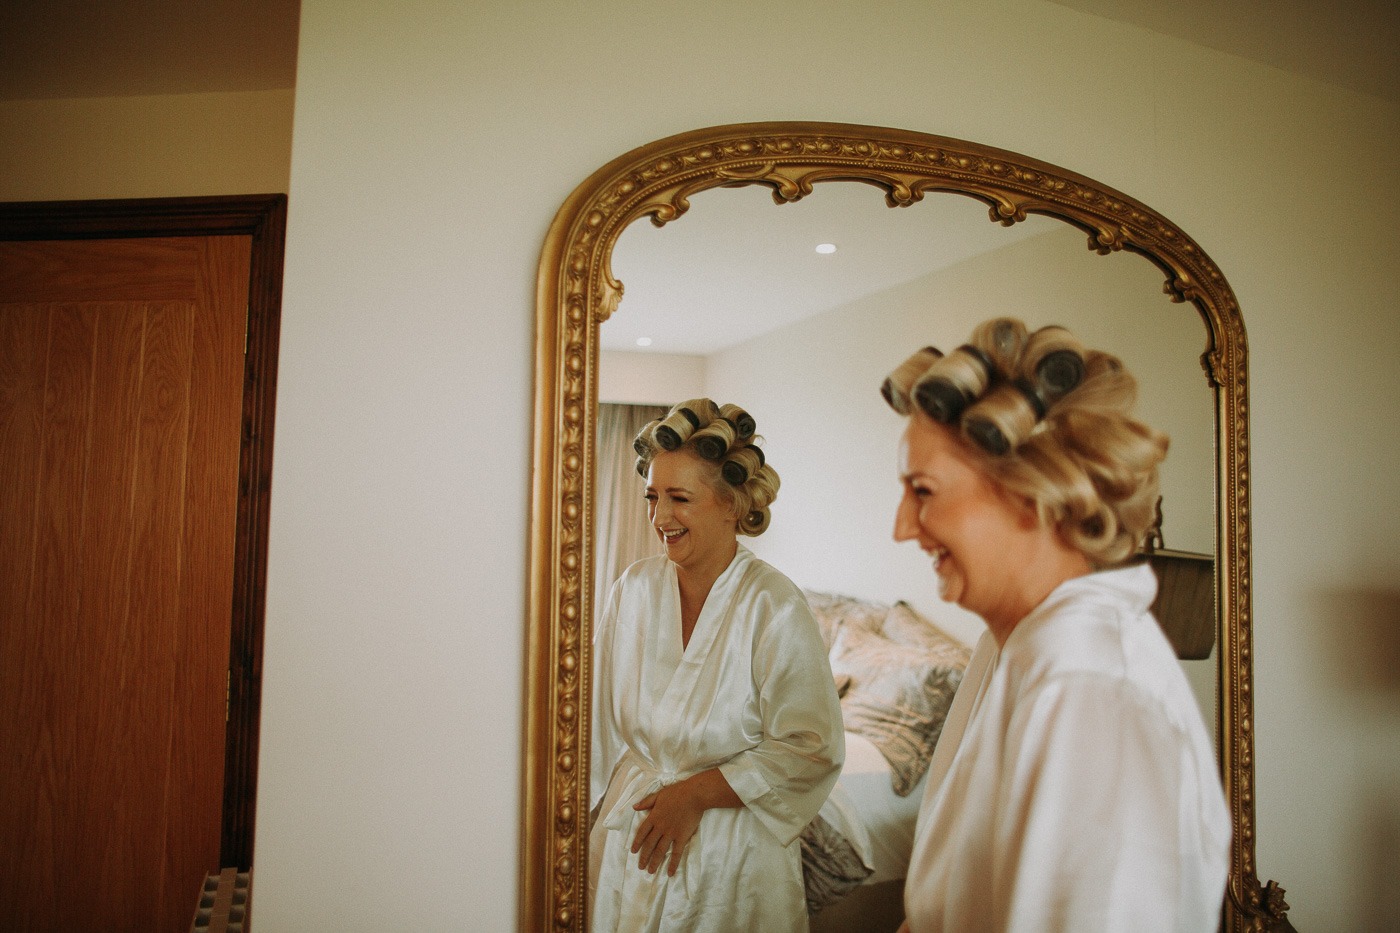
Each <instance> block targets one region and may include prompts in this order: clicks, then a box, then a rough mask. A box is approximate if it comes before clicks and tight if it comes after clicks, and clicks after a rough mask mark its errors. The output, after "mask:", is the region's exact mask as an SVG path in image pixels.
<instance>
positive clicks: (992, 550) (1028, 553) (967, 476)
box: [894, 414, 1088, 642]
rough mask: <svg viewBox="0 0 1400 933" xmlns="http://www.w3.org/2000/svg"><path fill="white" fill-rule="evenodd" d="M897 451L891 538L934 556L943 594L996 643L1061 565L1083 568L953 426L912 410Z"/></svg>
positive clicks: (1050, 585) (1050, 584)
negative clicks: (898, 489) (899, 491)
mask: <svg viewBox="0 0 1400 933" xmlns="http://www.w3.org/2000/svg"><path fill="white" fill-rule="evenodd" d="M899 456H900V464H899V471H900V479H901V481H902V484H903V496H902V497H901V499H900V502H899V510H898V512H896V514H895V526H894V537H895V540H896V541H917V542H918V543H919V546H920V547H921V548H923V550H924V552H925V553H927V554H928V555H929V556H931V557H932V558H933V559H934V569H935V571H936V572H937V574H938V580H939V584H940V589H941V591H942V595H943V598H944V599H946V600H948V601H949V602H954V603H957V604H958V605H959V606H962V607H963V608H964V609H967V610H969V611H971V612H975V613H977V614H978V615H979V616H981V617H982V618H983V620H985V621H986V623H987V625H988V627H989V628H991V629H992V632H993V634H995V635H996V636H997V638H998V640H999V641H1003V642H1004V641H1005V637H1006V636H1007V635H1009V634H1010V632H1011V629H1013V628H1014V627H1015V626H1016V623H1017V622H1019V621H1020V620H1021V619H1022V618H1024V617H1025V616H1026V614H1027V613H1029V612H1030V611H1031V609H1034V608H1035V607H1036V606H1037V605H1039V604H1040V602H1041V601H1042V600H1043V599H1044V598H1045V597H1046V596H1048V595H1049V594H1050V591H1051V590H1052V589H1054V587H1055V586H1057V585H1058V584H1059V583H1060V582H1063V576H1064V573H1065V571H1066V570H1067V569H1069V570H1073V571H1075V572H1074V573H1070V575H1071V576H1072V575H1076V574H1077V573H1078V572H1087V571H1088V565H1087V563H1086V562H1084V561H1083V559H1082V555H1079V554H1078V552H1077V551H1073V549H1070V548H1067V546H1066V545H1065V544H1064V543H1063V542H1062V541H1061V540H1060V538H1059V537H1058V535H1056V534H1055V533H1054V532H1053V531H1052V530H1050V529H1048V528H1047V527H1045V526H1044V525H1042V524H1041V523H1040V522H1039V521H1038V520H1037V518H1036V515H1035V512H1034V510H1033V509H1032V508H1031V506H1030V504H1029V503H1022V502H1019V501H1016V500H1015V499H1013V498H1012V497H1011V496H1009V495H1008V494H1007V493H1005V492H1004V491H1003V490H1002V489H1001V487H1000V486H998V485H997V484H996V483H995V482H994V481H993V480H992V478H991V477H990V476H989V475H988V474H987V472H986V471H985V469H984V468H983V467H982V465H981V463H980V462H979V459H978V455H977V454H975V453H974V452H973V451H971V450H970V449H969V448H968V447H967V446H966V445H965V444H964V442H963V441H962V440H961V439H960V437H959V436H958V435H957V434H956V433H955V432H954V431H953V429H951V428H949V427H946V426H945V425H942V424H939V423H938V422H936V421H934V420H933V419H931V418H928V417H926V416H924V415H922V414H915V415H914V416H913V417H911V418H910V419H909V426H908V428H906V429H905V432H904V439H903V441H902V442H901V443H900V453H899Z"/></svg>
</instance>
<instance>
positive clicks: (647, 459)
mask: <svg viewBox="0 0 1400 933" xmlns="http://www.w3.org/2000/svg"><path fill="white" fill-rule="evenodd" d="M756 427H757V425H756V424H755V423H754V420H753V418H752V417H751V416H750V415H749V413H748V412H746V411H744V410H743V409H742V408H740V407H739V406H738V405H716V404H715V403H714V402H713V401H711V400H710V399H707V398H696V399H690V400H689V401H685V402H681V403H679V404H677V405H673V406H672V407H671V410H670V411H668V412H667V413H666V415H665V416H664V417H662V418H658V419H657V420H655V421H652V422H650V423H648V424H647V425H646V426H645V427H643V428H642V430H641V431H640V432H638V434H637V437H636V439H635V440H633V442H632V448H633V450H635V451H636V452H637V472H638V473H639V474H640V475H642V476H646V475H647V469H648V468H649V467H650V466H651V461H652V460H653V459H654V458H655V457H656V455H657V454H658V453H660V452H662V451H673V450H685V451H687V452H689V453H692V454H694V455H695V456H696V457H697V458H698V459H700V460H701V461H703V462H704V463H705V464H706V465H707V467H709V468H708V469H707V470H706V471H705V472H706V476H707V477H708V478H709V481H710V486H711V487H712V488H713V489H714V491H715V493H716V495H718V496H719V497H720V499H722V500H723V501H725V502H727V503H729V504H731V505H732V506H733V507H734V512H735V514H736V515H737V516H738V518H737V519H736V521H735V531H736V532H738V533H739V534H743V535H752V536H756V535H761V534H763V532H764V531H766V530H767V529H768V525H769V523H770V522H771V520H772V513H771V512H770V511H769V507H770V506H771V505H772V504H773V500H774V499H776V498H777V497H778V486H779V485H780V481H779V479H778V473H777V471H776V470H774V469H773V468H772V467H771V466H769V465H768V463H767V461H766V460H765V458H764V456H763V449H762V448H761V447H759V446H758V444H757V442H758V441H760V440H762V438H760V437H759V436H758V435H757V434H755V433H754V431H755V429H756Z"/></svg>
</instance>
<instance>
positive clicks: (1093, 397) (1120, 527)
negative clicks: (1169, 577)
mask: <svg viewBox="0 0 1400 933" xmlns="http://www.w3.org/2000/svg"><path fill="white" fill-rule="evenodd" d="M881 394H882V395H884V397H885V400H886V401H887V402H888V403H889V404H890V407H892V408H893V409H895V411H897V412H899V413H900V414H902V415H910V414H913V413H914V412H915V411H917V412H920V413H921V414H922V415H924V416H927V417H929V418H932V419H934V420H935V421H938V422H940V423H942V424H946V425H949V426H950V427H953V428H955V429H956V430H958V431H959V433H960V435H961V437H962V439H963V441H964V442H965V444H966V446H967V447H968V449H969V450H971V451H972V452H973V453H974V455H975V457H976V458H977V461H978V462H980V463H981V464H983V466H984V468H985V469H986V471H987V473H988V474H989V475H990V476H991V477H992V479H993V480H994V481H995V482H996V483H997V484H998V485H1000V486H1001V487H1002V488H1003V489H1004V490H1006V491H1007V492H1008V493H1010V494H1011V495H1013V496H1017V497H1020V498H1024V499H1026V500H1029V501H1030V502H1031V503H1032V505H1033V506H1034V508H1035V511H1036V514H1037V516H1038V517H1039V519H1040V521H1041V522H1042V523H1045V524H1048V525H1050V526H1051V527H1054V528H1055V529H1056V530H1057V531H1058V532H1059V533H1060V534H1061V535H1062V536H1063V537H1064V539H1065V540H1066V541H1067V542H1068V543H1069V544H1071V545H1072V546H1074V547H1076V548H1078V549H1079V550H1080V551H1081V552H1082V553H1083V554H1084V555H1085V556H1086V557H1087V558H1088V559H1089V560H1090V561H1091V562H1092V563H1093V564H1095V565H1096V566H1101V567H1103V566H1113V565H1116V564H1120V563H1122V562H1123V561H1125V560H1127V559H1128V558H1129V557H1131V556H1132V555H1133V554H1134V553H1135V552H1136V551H1137V550H1138V548H1139V547H1140V546H1141V545H1142V543H1143V540H1144V538H1145V537H1146V535H1147V533H1148V531H1149V530H1150V529H1151V528H1152V526H1153V522H1154V520H1155V518H1156V508H1157V496H1158V465H1159V464H1160V463H1161V462H1162V460H1163V459H1164V458H1165V457H1166V454H1167V445H1168V438H1167V436H1166V435H1165V434H1163V433H1161V432H1160V431H1157V430H1155V429H1153V428H1151V427H1149V426H1148V425H1146V424H1144V423H1142V422H1141V421H1138V420H1136V419H1135V418H1133V417H1132V416H1131V414H1130V412H1131V410H1132V407H1133V405H1134V403H1135V402H1136V400H1137V381H1136V380H1135V379H1134V378H1133V377H1132V375H1131V374H1130V373H1129V372H1128V371H1127V370H1126V369H1124V368H1123V364H1122V362H1121V361H1120V360H1119V359H1118V358H1117V357H1116V356H1113V355H1112V354H1109V353H1105V352H1102V351H1099V350H1090V349H1087V348H1085V347H1084V346H1083V345H1082V344H1081V343H1080V342H1079V340H1078V339H1076V338H1075V336H1074V335H1073V334H1071V333H1070V332H1069V331H1067V330H1065V329H1064V328H1062V327H1042V328H1040V329H1039V330H1036V331H1034V332H1031V331H1028V330H1027V329H1026V325H1025V324H1023V323H1022V322H1021V321H1018V320H1015V319H1014V318H996V319H993V320H990V321H986V322H984V323H982V324H980V325H978V326H977V328H976V329H975V330H974V331H973V332H972V336H971V338H970V339H969V340H968V342H967V343H966V344H963V345H962V346H960V347H958V348H957V349H956V350H954V351H953V352H952V353H949V354H947V355H946V356H945V355H944V354H942V353H941V352H939V351H938V350H937V349H935V348H933V347H925V348H924V349H922V350H920V351H919V352H917V353H915V354H913V355H912V356H910V357H909V358H908V359H907V360H905V362H904V363H903V364H901V365H900V366H899V368H897V369H896V370H895V371H894V372H892V373H891V374H890V375H889V377H888V378H887V379H886V380H885V382H884V385H883V386H882V387H881Z"/></svg>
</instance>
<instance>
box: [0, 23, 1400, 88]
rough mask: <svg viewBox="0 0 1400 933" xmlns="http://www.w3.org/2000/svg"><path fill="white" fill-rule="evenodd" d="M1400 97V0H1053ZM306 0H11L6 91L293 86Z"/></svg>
mask: <svg viewBox="0 0 1400 933" xmlns="http://www.w3.org/2000/svg"><path fill="white" fill-rule="evenodd" d="M1052 2H1057V3H1059V5H1060V6H1064V7H1068V8H1070V9H1074V10H1079V11H1081V12H1083V13H1089V14H1092V15H1095V16H1101V17H1104V18H1106V19H1111V20H1116V21H1118V22H1122V23H1128V24H1130V25H1135V26H1139V27H1141V28H1144V29H1148V30H1152V31H1154V32H1159V33H1163V34H1165V35H1170V36H1175V37H1178V38H1182V39H1187V40H1190V41H1192V42H1195V43H1197V44H1200V45H1204V46H1207V47H1209V48H1214V49H1217V50H1219V51H1222V52H1227V53H1229V54H1232V55H1238V56H1240V57H1242V58H1247V59H1250V60H1252V61H1256V62H1261V63H1264V64H1267V65H1272V66H1273V67H1276V68H1280V69H1283V70H1285V71H1291V72H1296V73H1298V74H1302V75H1307V76H1309V77H1312V78H1316V79H1318V80H1321V81H1327V82H1329V83H1333V84H1338V85H1341V86H1343V87H1347V88H1351V89H1352V90H1356V91H1361V92H1362V93H1366V94H1372V95H1375V96H1377V97H1381V98H1384V99H1386V100H1389V101H1392V102H1400V68H1396V66H1395V60H1396V57H1397V56H1396V53H1397V51H1400V3H1397V2H1396V0H1052ZM300 10H301V2H300V0H4V2H3V3H0V52H2V53H3V54H0V100H24V99H44V98H53V97H108V96H125V95H137V94H188V93H202V92H213V91H255V90H268V89H272V88H290V87H292V86H293V84H294V82H295V75H296V43H297V21H298V18H299V14H300Z"/></svg>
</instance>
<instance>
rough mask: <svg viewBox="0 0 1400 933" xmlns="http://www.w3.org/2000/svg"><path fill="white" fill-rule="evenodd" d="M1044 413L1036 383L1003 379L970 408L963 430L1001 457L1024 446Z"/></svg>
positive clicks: (964, 418)
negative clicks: (1005, 380)
mask: <svg viewBox="0 0 1400 933" xmlns="http://www.w3.org/2000/svg"><path fill="white" fill-rule="evenodd" d="M1044 416H1045V405H1044V402H1042V401H1041V399H1040V397H1039V395H1038V394H1037V393H1036V390H1035V387H1034V386H1032V385H1030V384H1029V383H1027V382H1025V381H1024V380H1017V381H1016V382H1003V383H1002V384H1001V385H998V386H997V387H996V388H995V389H993V390H992V391H990V392H988V393H987V396H986V398H984V399H982V400H981V401H979V402H978V403H977V404H975V405H973V406H972V407H971V408H969V409H968V410H967V414H965V415H964V416H963V419H962V429H963V433H964V434H965V435H967V437H968V439H969V440H971V441H972V442H973V443H975V444H976V445H977V446H978V447H981V448H982V449H983V450H985V451H986V452H987V453H989V454H991V455H993V456H995V457H1000V456H1003V455H1004V454H1006V453H1007V452H1008V451H1010V450H1013V449H1015V448H1017V447H1019V446H1021V444H1022V443H1023V442H1024V441H1025V440H1026V438H1028V437H1030V435H1031V432H1032V431H1034V430H1035V426H1036V423H1037V422H1039V421H1040V419H1041V418H1043V417H1044Z"/></svg>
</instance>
